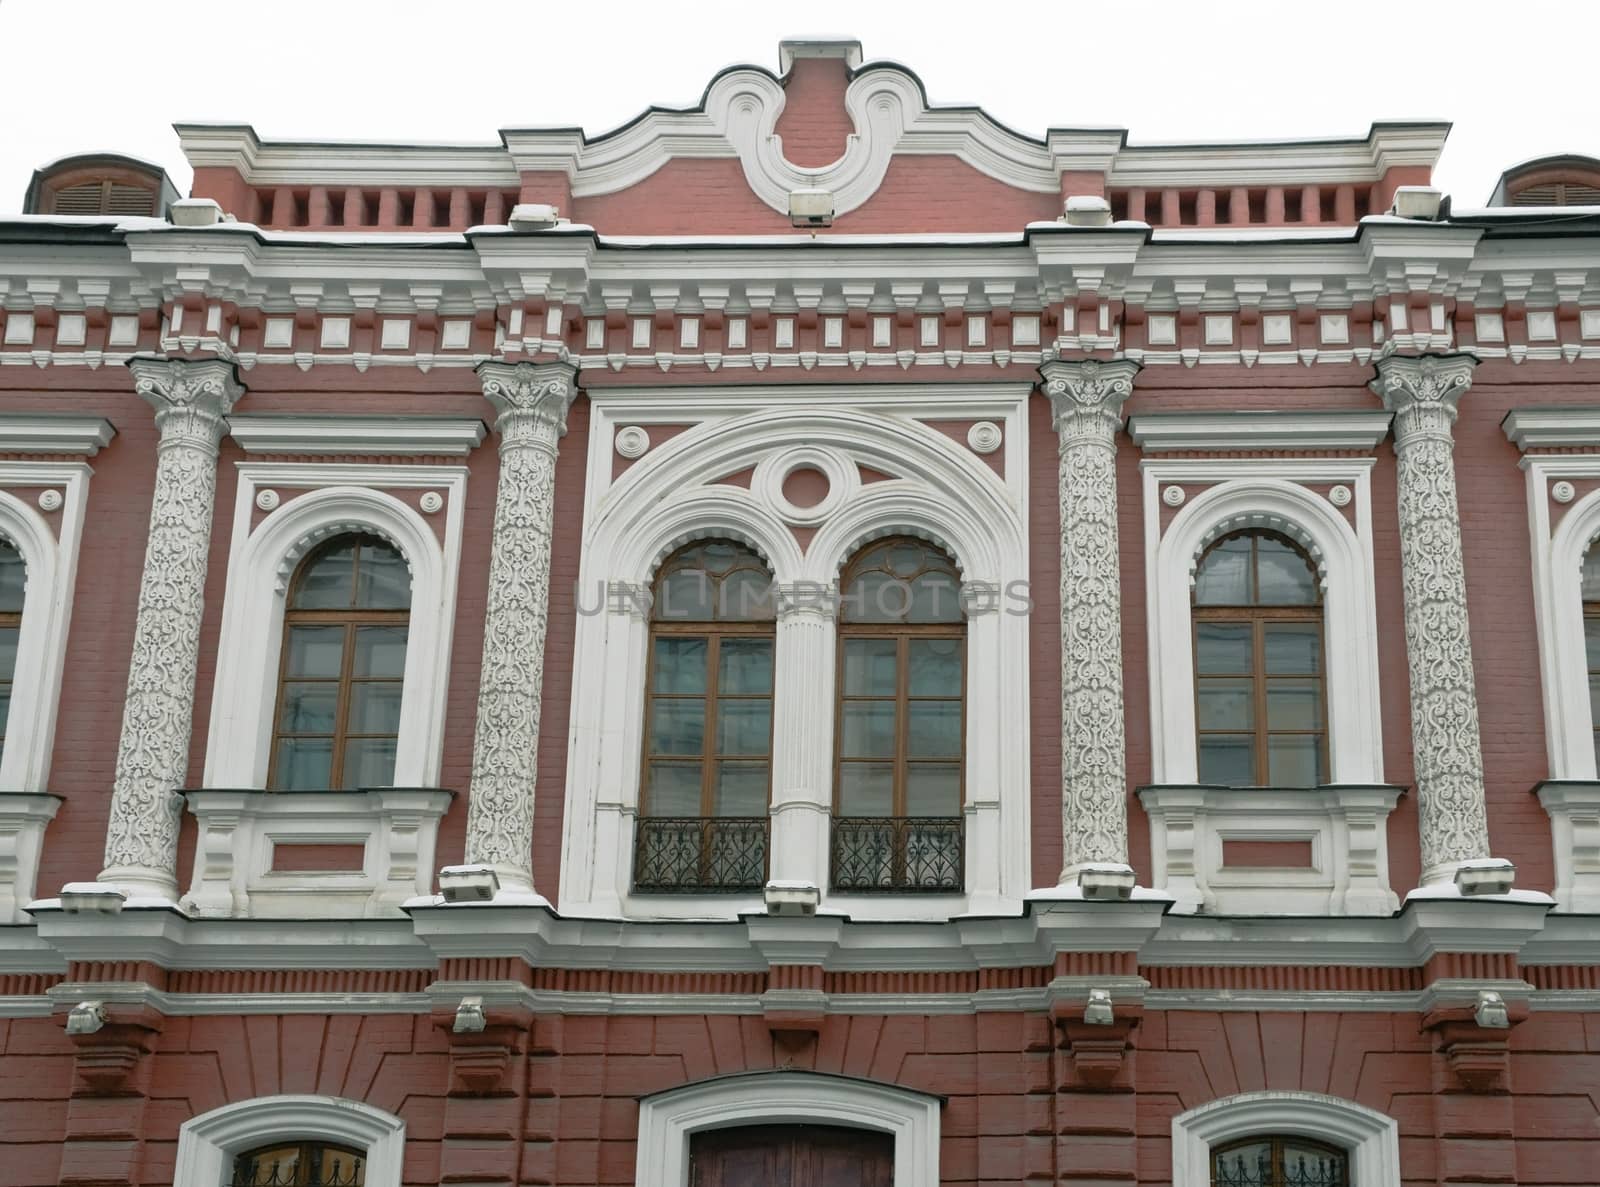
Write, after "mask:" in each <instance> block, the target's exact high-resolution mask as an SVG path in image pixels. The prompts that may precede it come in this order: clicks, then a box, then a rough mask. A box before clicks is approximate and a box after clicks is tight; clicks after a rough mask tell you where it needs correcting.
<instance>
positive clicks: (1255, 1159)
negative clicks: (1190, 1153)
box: [1211, 1137, 1350, 1187]
mask: <svg viewBox="0 0 1600 1187" xmlns="http://www.w3.org/2000/svg"><path fill="white" fill-rule="evenodd" d="M1211 1187H1350V1156H1349V1155H1348V1154H1347V1153H1346V1152H1345V1151H1343V1150H1340V1149H1337V1148H1336V1147H1333V1146H1329V1145H1325V1144H1323V1143H1322V1142H1317V1141H1312V1140H1310V1139H1308V1138H1299V1137H1261V1138H1247V1139H1245V1140H1243V1141H1237V1142H1230V1143H1229V1144H1227V1145H1226V1146H1223V1147H1221V1148H1219V1149H1214V1150H1213V1151H1212V1152H1211Z"/></svg>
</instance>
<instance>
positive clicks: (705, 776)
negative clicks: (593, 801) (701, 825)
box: [639, 539, 778, 820]
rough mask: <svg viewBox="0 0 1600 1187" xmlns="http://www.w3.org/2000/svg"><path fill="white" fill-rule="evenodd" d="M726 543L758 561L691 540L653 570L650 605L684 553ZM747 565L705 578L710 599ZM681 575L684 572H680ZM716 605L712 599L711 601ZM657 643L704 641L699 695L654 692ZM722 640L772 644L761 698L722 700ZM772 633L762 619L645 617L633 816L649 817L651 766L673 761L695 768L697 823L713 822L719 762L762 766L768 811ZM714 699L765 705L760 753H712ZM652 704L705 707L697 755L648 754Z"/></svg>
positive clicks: (773, 625) (771, 623)
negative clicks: (641, 710)
mask: <svg viewBox="0 0 1600 1187" xmlns="http://www.w3.org/2000/svg"><path fill="white" fill-rule="evenodd" d="M712 543H727V544H732V545H734V546H735V547H737V548H739V549H740V550H742V551H743V552H746V553H748V555H749V556H750V557H751V558H752V559H754V560H756V561H757V562H759V561H760V557H759V556H757V554H756V553H755V552H754V551H752V550H751V549H750V548H749V547H748V546H747V545H743V544H740V543H739V542H738V541H736V540H727V541H723V540H720V539H709V540H696V541H694V542H692V543H690V544H686V545H685V546H684V547H682V548H680V549H678V550H677V551H676V552H674V553H673V554H672V555H671V556H670V557H668V558H667V559H666V560H664V561H662V563H661V565H660V566H659V567H658V568H657V570H656V579H655V582H654V583H653V584H652V586H651V592H652V594H653V599H652V606H654V605H656V604H657V601H658V599H659V598H660V593H661V587H662V583H663V582H664V581H666V579H667V578H668V577H670V576H671V575H672V574H673V573H674V572H677V571H679V570H678V569H677V568H676V565H677V562H678V561H679V560H680V559H681V558H682V557H683V555H684V554H685V553H687V552H690V551H692V550H694V549H696V548H700V547H703V546H704V545H706V544H712ZM754 568H755V566H753V565H745V564H739V565H735V566H733V567H731V568H730V569H729V570H728V571H727V572H726V573H724V574H721V575H720V576H718V577H715V578H713V577H711V575H709V574H708V580H709V581H710V583H711V585H712V589H713V597H714V599H720V596H721V591H722V582H723V581H724V580H726V578H727V577H728V576H730V575H731V574H733V573H734V572H737V571H739V570H744V569H754ZM760 569H761V572H762V573H764V574H765V575H766V576H767V578H768V580H771V571H770V570H769V569H767V568H766V566H765V565H764V564H762V565H761V566H760ZM685 571H687V570H685ZM713 605H716V600H714V601H713ZM658 639H703V640H705V641H706V644H707V647H706V682H705V690H704V691H703V692H699V693H658V692H656V690H655V687H656V641H657V640H658ZM724 639H766V640H768V641H769V642H770V643H771V644H772V666H773V680H772V684H771V687H769V689H768V690H767V691H766V692H765V693H730V694H726V695H724V694H723V693H722V692H721V691H720V688H719V681H720V676H721V660H722V641H723V640H724ZM777 653H778V632H777V620H776V618H764V619H716V618H713V619H709V620H689V619H681V620H673V619H660V618H657V617H656V616H655V615H654V614H652V615H651V618H650V631H649V638H648V640H647V642H646V645H645V655H646V659H645V673H644V727H643V731H642V737H641V740H640V751H641V753H640V756H639V815H640V817H641V818H645V819H648V818H650V817H651V815H652V814H651V811H650V808H651V804H650V797H651V790H652V789H651V785H650V771H651V766H652V764H654V763H658V762H665V763H672V762H679V763H683V764H684V765H687V764H689V763H691V762H698V763H699V764H700V813H699V817H700V819H702V820H713V819H718V815H717V813H716V811H715V807H716V785H717V771H718V764H719V763H720V762H722V761H723V760H724V759H728V760H731V761H735V762H737V761H741V760H743V761H747V762H753V761H755V760H757V759H760V760H761V761H763V762H765V763H766V767H767V794H766V803H767V810H768V811H770V810H771V806H772V738H773V731H774V730H775V729H776V722H775V718H776V713H775V712H774V711H773V710H774V709H775V708H776V692H777V678H776V677H777V658H778V654H777ZM719 699H724V700H750V701H766V702H767V704H768V707H769V710H768V713H767V748H766V751H765V752H764V753H762V754H729V755H724V754H721V753H719V752H718V751H717V749H716V746H717V726H718V710H717V705H718V701H719ZM657 700H669V701H700V702H702V703H703V704H704V706H705V716H704V723H705V724H704V727H703V730H702V736H701V740H700V754H699V757H698V758H695V757H692V756H690V755H687V754H680V755H657V754H654V753H652V751H651V741H652V727H653V726H654V723H655V706H656V701H657ZM660 819H677V818H676V817H660ZM729 819H744V818H743V817H729Z"/></svg>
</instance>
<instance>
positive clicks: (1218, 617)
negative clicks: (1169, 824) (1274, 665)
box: [1189, 528, 1332, 787]
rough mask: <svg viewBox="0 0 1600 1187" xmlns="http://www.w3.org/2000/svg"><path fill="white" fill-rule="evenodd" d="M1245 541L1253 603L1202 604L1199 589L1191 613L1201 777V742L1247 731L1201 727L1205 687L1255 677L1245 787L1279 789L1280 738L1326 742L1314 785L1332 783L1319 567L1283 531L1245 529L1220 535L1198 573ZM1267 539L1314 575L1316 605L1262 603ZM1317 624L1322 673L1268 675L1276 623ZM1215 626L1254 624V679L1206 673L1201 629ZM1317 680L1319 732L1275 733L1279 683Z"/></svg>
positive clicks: (1325, 632)
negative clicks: (1276, 758)
mask: <svg viewBox="0 0 1600 1187" xmlns="http://www.w3.org/2000/svg"><path fill="white" fill-rule="evenodd" d="M1241 537H1244V538H1248V539H1249V540H1250V542H1251V544H1250V564H1249V568H1248V573H1249V581H1250V597H1251V598H1252V599H1253V600H1252V601H1251V602H1249V603H1246V604H1243V605H1206V606H1203V605H1201V604H1200V603H1199V602H1198V601H1197V600H1196V595H1197V593H1198V588H1197V589H1196V591H1195V592H1194V593H1191V594H1190V604H1189V613H1190V620H1191V622H1192V627H1191V629H1190V647H1191V649H1192V662H1193V665H1194V713H1195V759H1196V773H1197V776H1198V770H1199V762H1200V756H1201V753H1202V749H1203V748H1202V746H1201V742H1202V741H1203V739H1205V738H1206V737H1207V736H1208V735H1218V736H1236V735H1239V734H1243V733H1244V732H1245V731H1244V730H1242V729H1205V728H1204V727H1202V726H1201V724H1200V721H1201V713H1200V689H1201V687H1202V685H1203V684H1204V683H1205V682H1206V681H1208V680H1243V679H1249V681H1250V683H1251V698H1250V705H1251V729H1250V732H1251V734H1252V737H1253V741H1252V744H1251V748H1250V754H1251V776H1252V779H1253V782H1252V783H1249V784H1244V785H1243V786H1248V787H1273V786H1277V784H1274V783H1273V782H1271V776H1272V761H1271V753H1270V749H1271V741H1272V739H1273V738H1274V737H1280V736H1281V737H1317V738H1321V740H1322V745H1321V747H1320V748H1319V751H1318V766H1317V779H1318V783H1317V784H1314V785H1313V786H1317V785H1321V784H1326V783H1327V782H1328V780H1329V779H1330V778H1331V775H1330V766H1331V764H1332V754H1331V753H1330V747H1329V729H1328V624H1327V612H1326V606H1325V603H1324V601H1323V598H1322V590H1321V586H1320V584H1319V583H1318V581H1317V568H1316V565H1315V564H1313V563H1312V561H1311V558H1310V557H1309V556H1307V555H1306V551H1305V549H1304V548H1303V547H1301V546H1300V545H1299V544H1298V543H1296V542H1295V541H1294V540H1293V539H1291V538H1290V537H1288V536H1286V535H1284V534H1283V533H1281V532H1274V531H1270V530H1267V529H1263V528H1245V529H1243V530H1242V531H1237V532H1229V533H1227V534H1226V535H1224V536H1220V537H1218V538H1217V539H1216V540H1213V541H1212V542H1211V543H1210V544H1209V545H1207V546H1206V550H1205V552H1203V553H1202V554H1201V556H1200V560H1199V563H1198V564H1197V565H1196V567H1195V571H1196V574H1197V581H1198V573H1199V571H1200V570H1201V569H1202V568H1204V566H1205V563H1206V559H1207V558H1208V557H1209V556H1210V555H1211V553H1212V552H1213V551H1215V550H1216V549H1217V548H1219V547H1220V546H1221V545H1223V544H1225V543H1227V542H1228V541H1229V540H1237V539H1239V538H1241ZM1263 538H1270V539H1273V540H1277V541H1278V542H1280V543H1282V544H1284V545H1286V546H1287V547H1289V548H1290V549H1292V550H1293V551H1294V553H1295V554H1296V555H1297V556H1298V557H1300V559H1301V560H1302V561H1304V562H1305V564H1306V567H1307V570H1308V571H1309V572H1310V574H1311V580H1312V588H1313V589H1314V590H1316V592H1317V597H1316V601H1315V602H1310V603H1304V604H1299V605H1278V604H1266V605H1264V604H1262V603H1261V602H1260V575H1259V559H1258V558H1259V548H1258V542H1259V541H1260V540H1262V539H1263ZM1284 622H1293V623H1314V624H1315V625H1316V628H1317V652H1318V656H1319V662H1318V664H1317V668H1318V670H1317V672H1316V673H1315V674H1314V676H1313V675H1312V674H1309V673H1299V674H1294V673H1285V672H1278V673H1268V672H1267V670H1266V633H1267V626H1268V625H1269V624H1275V623H1284ZM1206 623H1210V624H1215V625H1223V626H1248V627H1249V628H1250V646H1251V670H1250V672H1249V674H1248V676H1247V675H1246V674H1245V673H1239V672H1230V673H1214V674H1209V675H1208V674H1204V673H1202V672H1201V670H1200V627H1201V625H1202V624H1206ZM1308 679H1315V680H1316V682H1317V692H1318V700H1319V704H1320V707H1321V728H1320V729H1315V730H1282V729H1279V730H1275V729H1272V728H1270V726H1269V723H1268V718H1267V699H1268V698H1267V693H1268V691H1269V690H1270V689H1271V687H1272V683H1273V681H1274V680H1295V681H1303V680H1308Z"/></svg>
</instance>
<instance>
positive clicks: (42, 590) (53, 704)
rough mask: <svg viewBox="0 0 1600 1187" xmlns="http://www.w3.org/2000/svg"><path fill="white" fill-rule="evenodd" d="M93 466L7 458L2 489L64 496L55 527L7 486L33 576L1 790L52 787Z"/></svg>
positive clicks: (12, 538) (0, 757)
mask: <svg viewBox="0 0 1600 1187" xmlns="http://www.w3.org/2000/svg"><path fill="white" fill-rule="evenodd" d="M93 472H94V471H93V470H91V469H90V467H89V466H88V464H87V463H85V462H0V488H3V487H7V486H29V487H36V486H43V487H59V488H61V490H62V494H63V498H62V502H61V507H60V509H59V510H57V511H55V512H53V513H52V518H54V519H56V523H57V527H56V530H52V529H51V526H50V524H49V523H48V522H47V521H46V520H45V518H44V516H43V515H41V514H40V513H39V512H38V511H37V510H35V509H34V508H33V507H30V506H29V505H28V504H27V503H25V502H23V501H22V500H21V499H19V498H17V497H16V496H15V495H11V494H7V493H5V492H4V490H3V489H0V539H4V540H6V541H7V542H8V543H10V544H11V545H12V546H13V547H14V548H16V550H17V552H18V553H19V554H20V555H21V556H22V564H23V569H24V573H25V580H26V582H27V585H26V587H25V589H24V592H23V601H22V625H21V629H20V630H19V631H18V635H17V657H16V667H15V668H14V669H13V674H12V681H13V684H12V687H13V689H14V692H13V695H12V698H11V715H10V719H9V721H8V722H7V724H6V742H5V750H4V753H3V754H0V792H7V791H21V792H32V793H39V792H44V791H47V790H48V789H49V787H48V785H49V778H50V754H51V751H52V750H53V749H54V745H53V744H54V740H55V728H56V711H57V709H58V707H59V704H60V698H61V674H62V670H63V668H64V667H65V664H66V656H67V628H68V625H69V624H70V622H71V619H72V594H73V588H74V585H75V583H76V580H77V572H78V549H79V544H80V542H81V540H82V538H83V517H84V508H85V505H86V503H87V501H88V494H89V476H90V475H91V474H92V473H93ZM0 918H3V916H0Z"/></svg>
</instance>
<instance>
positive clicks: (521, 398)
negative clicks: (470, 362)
mask: <svg viewBox="0 0 1600 1187" xmlns="http://www.w3.org/2000/svg"><path fill="white" fill-rule="evenodd" d="M577 378H578V368H577V367H576V366H575V365H574V364H572V363H480V364H479V366H478V380H479V382H480V383H482V384H483V396H484V399H486V400H488V401H489V403H490V404H492V405H494V410H495V422H494V427H495V431H496V432H498V433H499V434H500V448H501V449H502V450H505V449H509V448H513V447H516V446H522V445H537V446H541V447H543V448H544V449H547V450H549V451H550V452H551V453H554V452H555V449H556V442H557V441H559V440H560V439H561V438H562V437H563V436H565V435H566V432H567V409H568V408H570V407H572V401H573V399H574V397H576V396H577V394H578V384H577Z"/></svg>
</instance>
